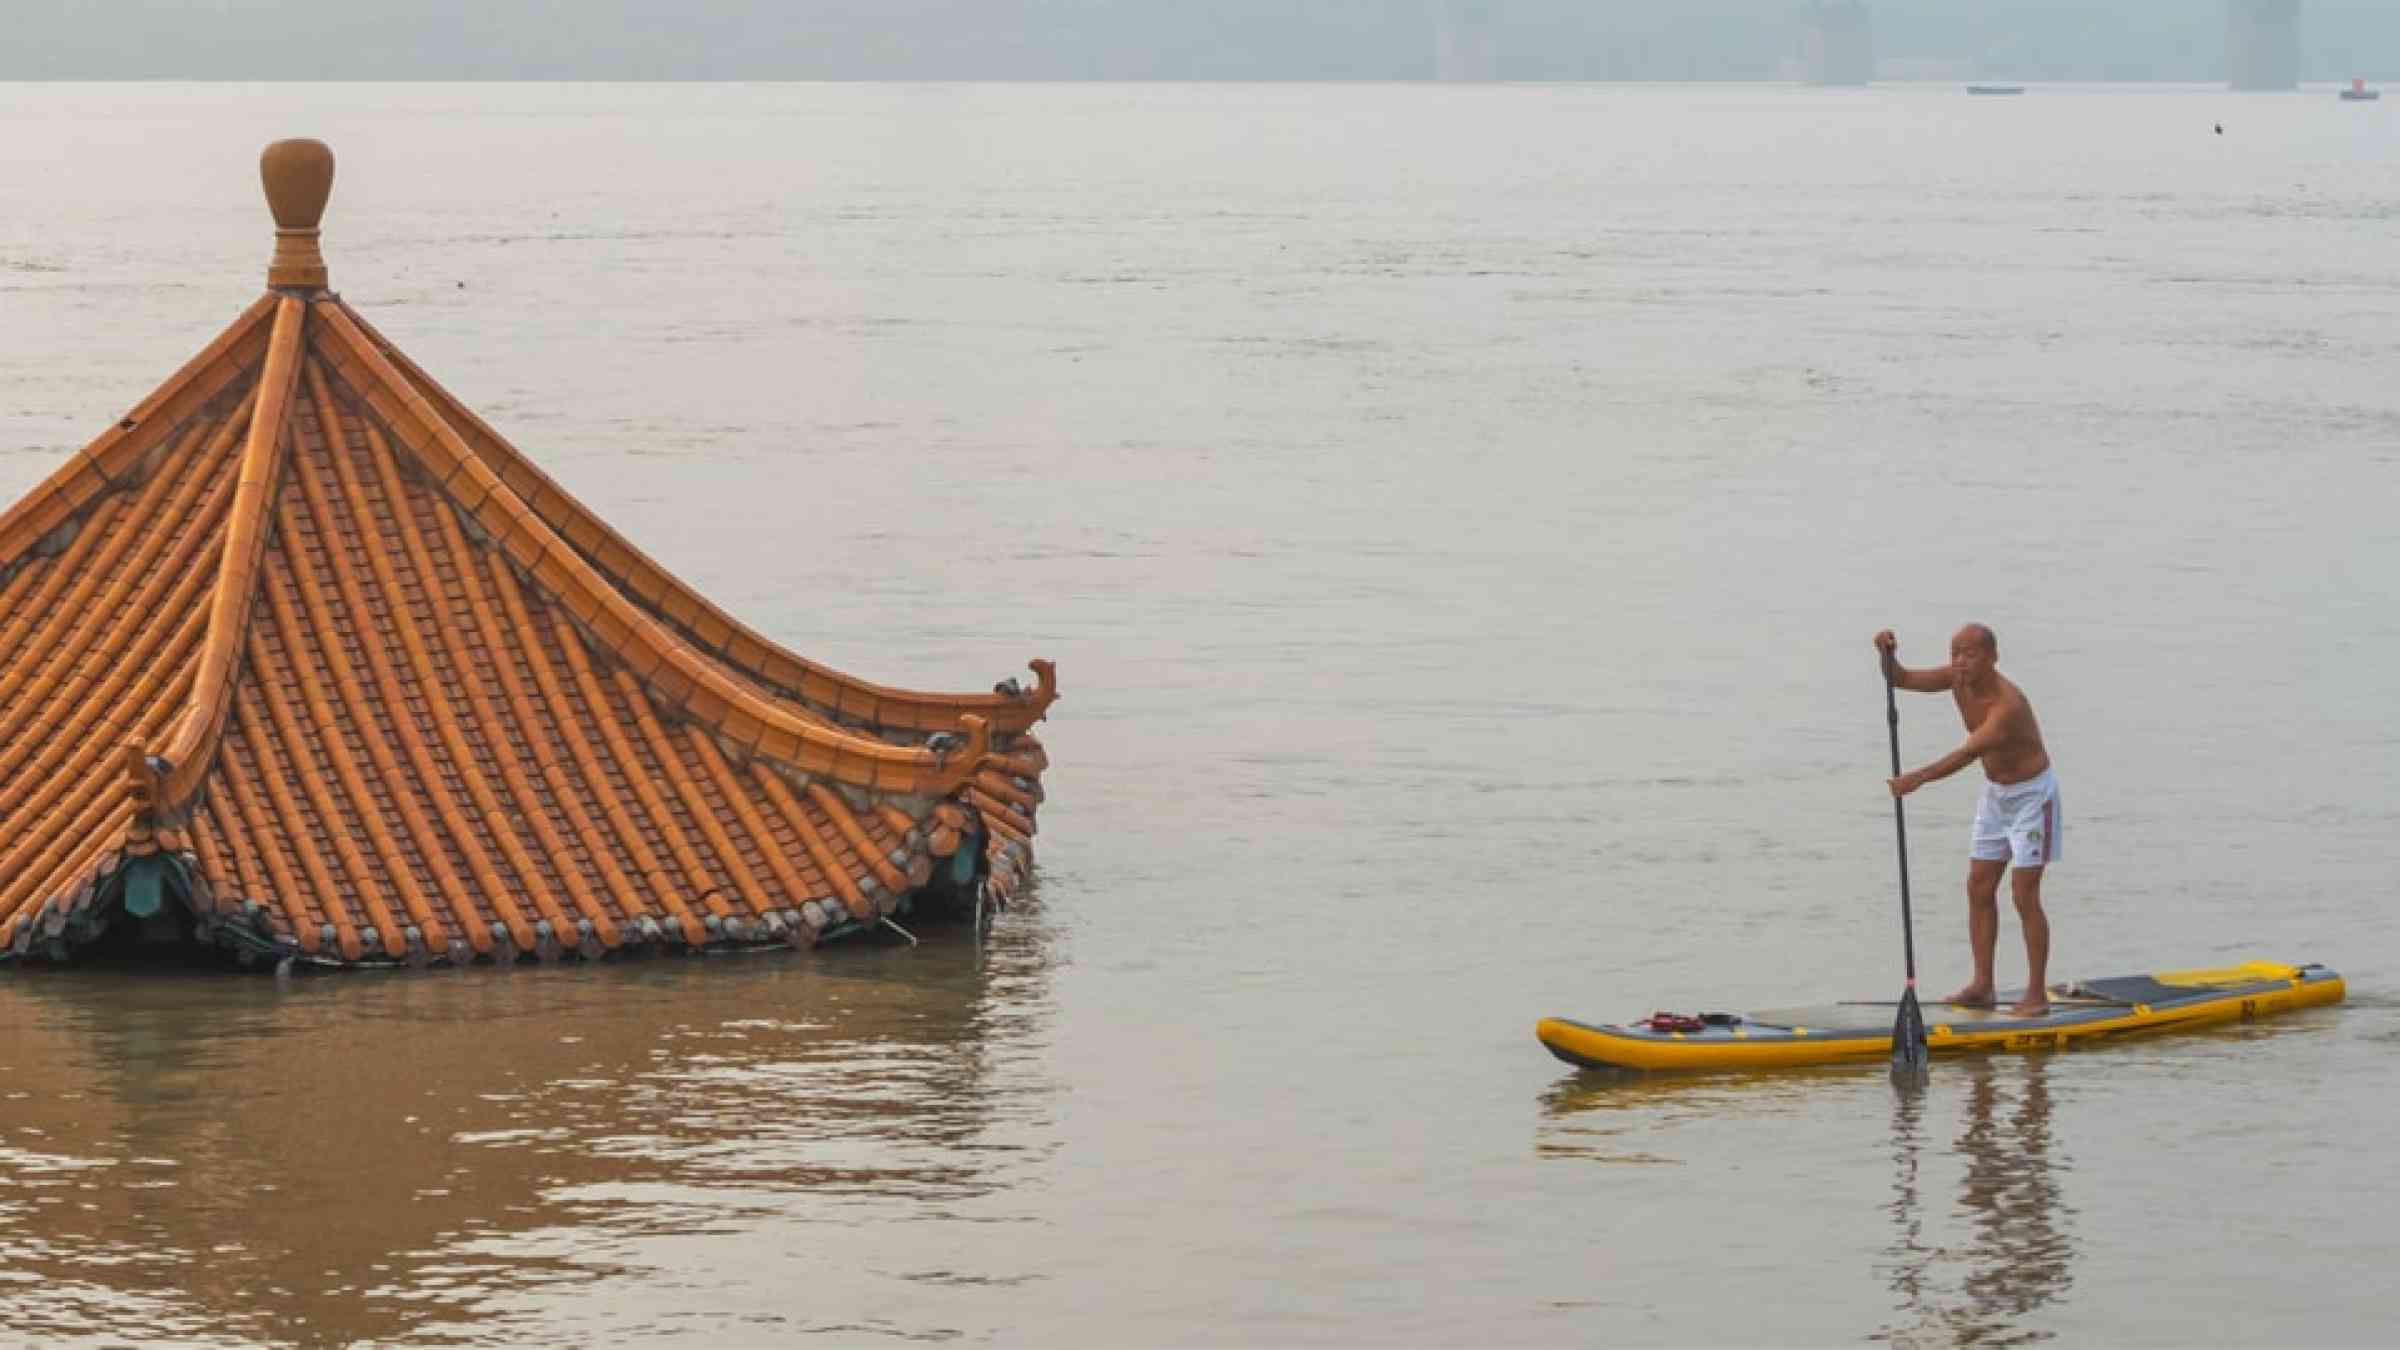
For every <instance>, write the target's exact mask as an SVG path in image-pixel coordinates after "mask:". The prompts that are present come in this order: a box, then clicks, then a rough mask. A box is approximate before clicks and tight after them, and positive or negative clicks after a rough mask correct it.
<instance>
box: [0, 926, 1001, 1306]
mask: <svg viewBox="0 0 2400 1350" xmlns="http://www.w3.org/2000/svg"><path fill="white" fill-rule="evenodd" d="M1047 967H1048V957H1047V955H1046V940H1045V938H1044V935H1043V934H1042V933H1041V932H1040V931H1039V930H1038V928H1037V927H1030V926H1029V927H1021V928H1019V929H1017V930H1013V931H1012V930H1009V929H1003V930H1002V931H1001V932H1000V933H999V934H997V935H996V936H995V938H994V940H993V941H992V942H991V943H990V944H989V945H988V946H985V947H978V946H977V945H976V944H975V942H974V941H973V939H972V937H971V936H970V935H968V934H966V933H964V932H959V933H956V934H944V935H940V936H934V937H931V938H930V940H929V941H928V942H927V944H926V945H925V946H924V947H922V948H917V949H913V950H875V949H871V948H863V949H862V948H854V949H851V950H844V951H836V952H828V953H825V954H823V955H822V956H817V955H798V954H794V955H774V956H758V957H725V958H692V959H685V960H658V961H652V962H647V963H636V964H628V965H623V966H614V965H612V966H606V967H600V968H588V967H559V968H552V969H523V970H517V971H512V972H509V973H507V974H495V973H493V972H475V973H471V974H465V975H457V974H438V973H436V974H417V975H393V976H388V977H375V976H367V977H351V978H345V979H338V980H336V979H325V980H300V981H296V982H286V983H283V984H277V983H275V982H272V981H268V980H264V979H259V978H256V977H238V976H223V977H211V976H189V977H181V976H175V975H167V974H162V973H156V972H147V973H146V972H108V971H81V972H52V973H19V974H18V975H17V976H16V977H15V978H12V979H8V980H5V981H0V1023H4V1024H5V1025H7V1026H9V1027H10V1028H11V1029H12V1033H13V1034H12V1035H11V1036H10V1037H9V1038H8V1040H7V1042H6V1044H5V1046H0V1084H5V1085H6V1088H5V1091H4V1092H0V1282H5V1284H6V1285H7V1287H8V1288H9V1291H10V1294H11V1300H10V1301H11V1304H12V1312H11V1319H10V1320H11V1328H10V1329H11V1331H12V1332H14V1333H15V1334H17V1335H21V1336H31V1337H35V1338H44V1337H58V1338H68V1337H75V1336H94V1335H106V1334H111V1333H113V1334H117V1335H122V1334H123V1333H124V1329H125V1328H127V1327H129V1326H140V1327H143V1328H145V1329H146V1330H147V1331H148V1332H149V1333H150V1334H154V1335H161V1336H175V1337H179V1338H186V1339H192V1338H197V1339H208V1338H211V1337H223V1338H226V1339H227V1340H228V1341H229V1342H256V1341H259V1340H291V1341H304V1342H305V1341H319V1340H330V1341H346V1340H352V1339H359V1338H391V1337H396V1336H403V1335H405V1336H407V1337H409V1338H410V1339H412V1340H419V1341H432V1342H441V1341H445V1340H450V1339H453V1338H465V1337H472V1338H476V1339H490V1338H493V1337H495V1336H498V1337H500V1338H502V1339H506V1338H507V1336H508V1334H509V1328H510V1327H511V1326H512V1325H518V1329H519V1330H530V1329H531V1327H532V1326H533V1325H535V1319H537V1318H538V1323H539V1325H540V1326H541V1327H542V1328H543V1329H544V1330H545V1331H547V1332H549V1333H551V1334H555V1333H556V1332H557V1331H558V1330H559V1329H560V1328H561V1327H562V1326H573V1325H575V1322H576V1318H577V1316H578V1314H577V1313H575V1312H573V1311H572V1310H564V1311H562V1307H561V1305H560V1304H559V1303H558V1302H555V1301H551V1302H548V1303H547V1305H546V1306H543V1307H542V1310H541V1312H540V1313H539V1314H531V1313H528V1312H527V1311H525V1310H526V1309H527V1307H528V1306H529V1305H541V1304H544V1302H545V1300H546V1299H564V1298H569V1297H570V1291H571V1290H573V1289H574V1288H575V1287H576V1286H578V1285H581V1284H584V1283H585V1282H587V1281H590V1280H591V1279H592V1278H593V1277H595V1276H600V1277H609V1278H610V1280H611V1282H612V1283H615V1282H623V1281H637V1282H638V1281H641V1280H644V1279H652V1278H657V1279H666V1280H670V1281H674V1280H680V1279H683V1278H685V1277H684V1276H683V1275H682V1273H681V1272H679V1271H678V1270H677V1268H676V1267H677V1263H678V1262H679V1261H684V1260H689V1259H691V1258H690V1256H689V1255H688V1253H689V1252H690V1251H691V1250H692V1249H693V1248H694V1247H695V1245H697V1246H700V1247H704V1248H705V1249H706V1250H707V1251H708V1252H710V1253H712V1255H710V1256H708V1257H706V1258H704V1259H705V1260H706V1261H707V1262H708V1264H709V1265H710V1267H711V1268H712V1269H711V1274H712V1276H713V1277H714V1278H717V1279H721V1280H725V1281H727V1282H728V1283H732V1284H739V1283H741V1282H744V1281H747V1280H753V1279H755V1280H771V1281H773V1282H774V1284H775V1285H776V1286H777V1287H778V1288H779V1290H780V1292H781V1298H780V1299H779V1300H778V1301H776V1302H775V1303H772V1304H766V1303H762V1305H761V1307H762V1308H765V1309H769V1310H770V1311H767V1312H764V1313H762V1314H761V1315H759V1316H751V1317H747V1318H746V1319H745V1320H744V1322H743V1325H746V1326H749V1327H752V1328H754V1329H755V1333H756V1334H772V1333H771V1331H770V1330H769V1329H768V1328H769V1327H771V1325H773V1324H775V1323H778V1322H782V1321H784V1320H785V1319H786V1318H789V1319H792V1320H791V1326H790V1327H788V1328H787V1330H788V1329H802V1330H806V1329H811V1328H810V1326H809V1323H808V1321H807V1316H808V1311H809V1309H808V1305H809V1299H808V1298H807V1297H806V1296H805V1294H795V1292H794V1291H797V1290H805V1289H806V1288H807V1287H808V1286H810V1285H812V1284H820V1283H822V1282H823V1281H826V1280H848V1281H856V1280H858V1279H859V1278H860V1277H861V1275H862V1274H863V1273H865V1272H868V1271H872V1270H874V1269H877V1268H885V1269H889V1268H892V1267H894V1266H898V1265H905V1264H906V1262H907V1254H906V1253H905V1252H903V1251H900V1250H892V1249H889V1248H891V1247H893V1246H896V1244H886V1248H887V1249H885V1250H876V1249H875V1248H874V1247H873V1246H871V1245H866V1244H865V1243H862V1238H865V1237H867V1236H868V1235H870V1234H872V1233H873V1232H874V1231H875V1230H876V1228H877V1227H878V1226H879V1225H880V1224H882V1223H886V1222H910V1221H914V1220H918V1219H922V1218H943V1217H970V1218H980V1219H991V1220H997V1221H1007V1220H1009V1219H1010V1218H1011V1216H1010V1214H1009V1213H1008V1212H1007V1206H1006V1205H1005V1204H1004V1203H998V1204H996V1203H994V1202H995V1200H996V1198H998V1197H1002V1196H1004V1195H1005V1192H1006V1190H1007V1188H1009V1187H1010V1186H1012V1185H1013V1184H1015V1183H1016V1182H1018V1181H1020V1180H1021V1179H1023V1178H1024V1177H1025V1176H1026V1175H1027V1173H1028V1171H1029V1170H1030V1169H1032V1168H1035V1167H1037V1166H1039V1165H1040V1163H1041V1162H1042V1160H1043V1158H1044V1157H1045V1156H1046V1153H1047V1143H1048V1141H1047V1135H1046V1129H1045V1128H1044V1125H1043V1120H1044V1117H1045V1115H1046V1113H1047V1109H1048V1108H1047V1106H1046V1104H1045V1103H1046V1097H1047V1092H1046V1090H1045V1087H1044V1085H1043V1084H1042V1083H1041V1082H1040V1081H1039V1075H1038V1072H1036V1071H1034V1070H1033V1069H1032V1068H1031V1067H1030V1065H1029V1064H1028V1063H1027V1060H1028V1059H1029V1055H1028V1051H1029V1050H1031V1049H1032V1048H1033V1047H1034V1046H1035V1045H1037V1044H1038V1042H1039V1041H1040V1039H1041V1038H1042V1037H1043V1036H1044V1035H1045V1034H1046V1030H1047V1028H1046V1023H1047V999H1048V993H1047V988H1046V984H1047V978H1046V977H1047ZM766 1230H772V1231H774V1232H775V1234H776V1236H775V1238H774V1240H773V1242H772V1243H771V1244H758V1246H757V1250H756V1251H755V1252H754V1253H752V1254H751V1256H750V1258H749V1259H751V1260H755V1262H756V1268H755V1269H744V1268H743V1267H744V1265H745V1264H746V1262H745V1259H744V1257H743V1256H742V1255H741V1254H742V1253H743V1251H744V1246H745V1244H743V1243H741V1242H740V1241H739V1239H740V1238H741V1237H742V1236H744V1235H746V1234H752V1233H756V1232H760V1231H766ZM812 1231H813V1232H815V1233H816V1234H817V1235H818V1236H817V1237H816V1239H815V1240H813V1241H812V1240H810V1239H808V1238H807V1237H806V1234H808V1233H810V1232H812ZM712 1238H714V1239H732V1241H718V1242H714V1243H709V1242H706V1241H700V1242H698V1243H697V1244H695V1240H705V1239H712ZM728 1254H731V1255H730V1256H729V1255H728ZM940 1274H941V1275H942V1276H944V1277H946V1278H953V1279H955V1278H969V1279H972V1278H980V1277H981V1276H982V1275H983V1274H984V1272H958V1271H943V1272H940ZM1000 1275H1001V1276H1002V1277H1005V1276H1006V1275H1007V1272H1001V1273H1000ZM900 1278H903V1279H909V1278H917V1277H916V1276H908V1275H903V1276H901V1277H900ZM637 1287H638V1286H637ZM580 1315H581V1316H584V1317H591V1318H593V1319H594V1320H593V1321H592V1323H591V1324H590V1327H589V1332H590V1334H589V1335H579V1336H578V1337H577V1339H580V1340H595V1339H600V1340H605V1339H615V1338H616V1337H617V1336H619V1335H622V1336H625V1337H627V1338H630V1339H639V1338H640V1336H641V1332H640V1330H639V1329H638V1324H632V1325H628V1324H625V1323H622V1322H611V1321H607V1320H603V1319H599V1318H598V1317H597V1315H596V1314H595V1313H591V1312H586V1313H582V1314H580ZM512 1318H525V1319H528V1320H526V1321H525V1322H523V1323H522V1324H514V1323H512V1320H511V1319H512ZM685 1329H686V1330H687V1331H688V1330H689V1328H688V1327H687V1328H685ZM859 1330H861V1331H873V1332H876V1333H878V1334H903V1335H906V1334H920V1333H924V1332H928V1331H931V1332H933V1333H935V1334H939V1329H938V1328H916V1327H908V1326H903V1325H888V1326H879V1327H867V1326H863V1325H862V1326H859Z"/></svg>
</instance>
